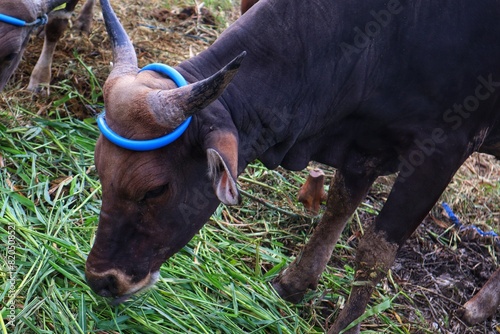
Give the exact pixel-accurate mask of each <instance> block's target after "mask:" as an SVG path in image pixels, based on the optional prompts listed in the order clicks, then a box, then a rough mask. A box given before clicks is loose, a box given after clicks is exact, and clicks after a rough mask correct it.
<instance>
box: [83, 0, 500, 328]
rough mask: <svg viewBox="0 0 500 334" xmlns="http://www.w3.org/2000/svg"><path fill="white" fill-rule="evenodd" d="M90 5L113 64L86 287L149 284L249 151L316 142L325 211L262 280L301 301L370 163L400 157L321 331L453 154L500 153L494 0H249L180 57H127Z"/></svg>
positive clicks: (228, 185) (283, 151) (307, 151)
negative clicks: (324, 173) (325, 176)
mask: <svg viewBox="0 0 500 334" xmlns="http://www.w3.org/2000/svg"><path fill="white" fill-rule="evenodd" d="M101 5H102V9H103V14H104V20H105V23H106V27H107V31H108V33H109V35H110V40H111V43H112V49H113V57H114V68H113V70H112V72H111V73H110V75H109V77H108V79H107V81H106V83H105V85H104V100H105V107H106V114H105V116H104V115H102V116H101V117H99V119H98V124H99V126H100V128H101V131H102V132H103V135H102V136H101V137H100V138H99V140H98V141H97V144H96V149H95V164H96V168H97V171H98V173H99V177H100V181H101V184H102V208H101V213H100V218H99V226H98V229H97V235H96V239H95V243H94V245H93V247H92V250H91V252H90V254H89V256H88V259H87V263H86V272H85V274H86V278H87V281H88V283H89V285H90V286H91V288H92V289H93V290H94V291H95V292H96V293H98V294H99V295H102V296H107V297H112V298H115V300H116V301H123V300H125V299H126V298H128V297H129V296H130V295H132V294H134V293H136V292H138V291H141V290H143V289H145V288H147V287H149V286H151V285H152V284H154V282H155V281H156V280H157V279H158V276H159V270H160V266H161V265H162V263H163V262H164V261H165V260H167V259H168V258H169V257H171V256H172V255H174V254H175V253H176V252H177V251H178V250H180V249H181V248H182V247H183V246H184V245H186V243H187V242H188V241H189V240H190V239H191V238H192V237H193V235H194V234H195V233H197V231H198V230H199V229H200V228H202V227H203V225H204V223H205V222H206V221H207V220H208V218H209V217H210V215H211V214H212V213H213V212H214V210H215V209H216V208H217V206H218V205H219V203H220V202H222V203H225V204H229V205H234V204H238V203H239V201H240V196H239V191H238V188H237V176H238V174H239V173H241V172H242V171H243V170H244V168H245V167H246V165H247V164H248V163H249V162H251V161H253V160H254V159H257V158H258V159H259V160H260V161H262V163H264V164H265V165H266V166H267V167H268V168H275V167H277V166H278V165H281V166H283V167H285V168H287V169H290V170H301V169H303V168H305V167H306V166H307V165H308V163H309V161H311V160H314V161H317V162H319V163H323V164H328V165H331V166H333V167H335V168H336V169H337V172H336V174H335V177H334V178H333V180H332V182H331V185H330V188H329V191H328V198H327V204H326V208H327V209H326V212H325V214H324V215H323V217H322V219H321V221H320V223H319V224H318V226H317V227H316V229H315V231H314V233H313V235H312V236H311V238H310V240H309V242H308V243H307V245H306V246H305V248H304V250H303V252H302V254H301V255H300V256H297V258H296V259H295V261H294V262H293V263H292V264H291V265H290V266H289V267H288V268H287V269H286V270H285V271H283V272H282V273H281V274H280V275H279V277H277V278H276V279H275V280H274V282H273V285H274V288H275V289H276V290H277V292H278V293H279V294H280V295H281V296H282V297H283V298H285V299H287V300H289V301H292V302H298V301H300V300H301V299H302V297H303V296H304V294H305V293H306V292H307V290H308V289H314V288H316V286H317V284H318V281H319V278H320V276H321V273H322V272H323V270H324V268H325V266H326V264H327V263H328V261H329V259H330V257H331V255H332V251H333V249H334V247H335V244H336V242H337V240H338V238H339V236H340V234H341V232H342V230H343V228H344V226H345V224H346V222H347V220H348V219H349V217H350V216H351V215H352V213H353V212H354V210H355V209H356V208H357V206H358V205H359V203H360V202H361V201H362V200H363V199H364V198H365V195H366V193H367V192H368V190H369V188H370V187H371V185H372V183H373V182H374V180H375V179H376V178H377V177H378V176H380V175H387V174H392V173H397V174H398V176H397V178H396V182H395V184H394V185H393V188H392V190H391V193H390V195H389V196H388V199H387V201H386V203H385V205H384V207H383V209H382V210H381V211H380V213H379V215H378V216H377V217H376V219H375V222H374V223H373V225H372V226H370V227H369V228H367V229H366V233H365V235H364V236H363V237H362V239H361V240H360V242H359V246H358V249H357V255H356V259H355V264H356V274H355V282H354V284H353V286H352V290H351V294H350V297H349V299H348V301H347V303H346V304H345V306H344V308H343V309H342V311H341V312H340V314H339V316H338V318H337V319H336V321H335V323H334V325H333V326H332V327H331V328H330V331H329V333H339V332H340V331H341V330H343V329H345V328H346V327H347V326H348V325H349V324H351V323H352V322H353V321H354V320H355V319H357V318H358V317H359V316H361V315H362V314H363V313H364V311H365V309H366V305H367V304H368V302H369V299H370V296H371V294H372V292H373V290H374V288H375V286H376V284H377V283H378V282H379V281H380V280H381V279H382V278H383V277H384V276H385V274H386V272H387V270H388V269H389V268H390V266H391V265H392V263H393V261H394V258H395V256H396V252H397V250H398V249H399V248H400V247H401V245H402V244H403V243H404V242H405V241H406V240H407V238H408V237H409V236H410V235H411V234H412V233H413V231H414V230H415V229H416V228H417V227H418V226H419V224H420V223H421V221H422V220H423V218H424V217H425V216H426V215H427V213H428V212H429V210H430V209H431V208H432V207H433V205H434V204H435V202H436V201H437V199H438V198H439V196H440V195H441V193H442V192H443V190H444V189H445V188H446V186H447V185H448V183H449V181H450V180H451V178H452V177H453V175H454V173H455V172H456V171H457V169H458V168H459V167H460V166H461V164H462V163H463V162H464V161H465V159H467V157H468V156H469V155H470V154H471V153H472V152H474V151H480V152H484V153H489V154H493V155H494V156H496V157H499V158H500V43H499V41H500V24H499V23H498V22H499V21H498V17H500V6H498V1H497V0H481V1H468V0H455V1H453V2H442V1H433V0H421V1H409V0H389V1H386V0H374V1H365V0H315V1H303V0H288V1H282V0H266V1H260V2H258V3H257V4H255V5H254V7H253V8H252V10H250V11H248V12H247V13H246V14H245V15H242V16H241V17H240V18H239V19H238V20H237V21H236V22H235V23H234V24H233V25H231V26H230V27H229V28H228V29H227V30H226V31H225V32H224V33H223V34H221V36H220V37H219V39H218V40H217V41H216V42H215V43H214V44H213V45H212V46H211V47H209V48H208V49H207V50H206V51H204V52H202V53H200V54H199V55H197V56H196V57H193V58H191V59H189V60H186V61H184V62H182V63H181V64H179V65H178V66H177V67H176V70H177V71H175V70H172V69H169V68H165V67H164V66H160V65H153V66H150V67H147V69H145V70H142V71H139V68H138V67H137V56H136V54H135V52H134V48H133V46H132V44H131V42H130V40H129V38H128V36H127V34H126V32H125V31H124V29H123V27H122V26H121V24H120V23H119V21H118V19H117V18H116V16H115V14H114V13H113V11H112V9H111V6H110V4H109V1H108V0H101ZM263 23H265V24H263ZM249 31H251V32H252V33H251V34H249V33H248V32H249ZM245 51H246V52H247V53H246V57H245ZM244 57H245V59H244V61H243V58H244ZM224 64H228V65H226V66H224ZM221 68H222V69H221ZM237 72H238V74H236V73H237ZM179 73H180V75H179ZM214 73H215V74H214ZM183 78H185V80H186V81H187V83H190V84H188V85H186V83H185V82H184V79H183ZM177 86H178V87H177ZM165 134H167V135H165ZM357 332H359V326H354V327H353V328H351V329H349V330H347V331H346V332H345V333H357Z"/></svg>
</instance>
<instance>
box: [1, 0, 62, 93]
mask: <svg viewBox="0 0 500 334" xmlns="http://www.w3.org/2000/svg"><path fill="white" fill-rule="evenodd" d="M64 2H65V1H64V0H46V1H43V0H39V1H23V0H2V1H1V2H0V14H3V15H6V16H8V17H10V18H14V19H18V20H22V21H24V22H26V23H27V25H24V26H22V25H15V24H12V23H8V22H3V21H0V46H1V47H0V90H2V89H3V88H4V87H5V84H6V83H7V81H8V80H9V78H10V76H11V75H12V73H13V72H14V71H15V69H16V68H17V66H18V65H19V62H20V61H21V58H22V55H23V52H24V50H25V49H26V45H27V44H28V40H29V36H30V33H31V32H32V31H33V29H34V28H35V27H36V26H37V25H39V24H41V23H45V22H46V21H45V20H42V19H41V18H42V17H43V15H45V14H46V13H48V12H50V11H51V10H52V9H54V8H56V7H57V6H59V5H61V4H63V3H64Z"/></svg>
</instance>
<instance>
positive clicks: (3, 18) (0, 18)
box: [0, 14, 49, 27]
mask: <svg viewBox="0 0 500 334" xmlns="http://www.w3.org/2000/svg"><path fill="white" fill-rule="evenodd" d="M48 21H49V17H48V16H47V14H43V15H42V16H40V17H39V18H37V19H36V20H35V21H33V22H26V21H23V20H21V19H18V18H16V17H12V16H9V15H5V14H0V22H3V23H7V24H11V25H13V26H16V27H38V26H41V25H45V24H47V22H48Z"/></svg>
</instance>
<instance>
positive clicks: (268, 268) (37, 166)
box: [0, 0, 500, 334]
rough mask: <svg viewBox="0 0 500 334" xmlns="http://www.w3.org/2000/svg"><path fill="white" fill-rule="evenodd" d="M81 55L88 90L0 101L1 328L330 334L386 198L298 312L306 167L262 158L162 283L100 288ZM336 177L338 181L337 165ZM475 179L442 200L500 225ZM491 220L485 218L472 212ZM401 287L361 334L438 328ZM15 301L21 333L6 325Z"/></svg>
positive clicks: (380, 293) (95, 94)
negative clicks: (283, 283) (284, 280)
mask: <svg viewBox="0 0 500 334" xmlns="http://www.w3.org/2000/svg"><path fill="white" fill-rule="evenodd" d="M169 3H170V4H171V6H174V5H176V4H177V5H181V4H183V3H187V4H190V5H192V4H193V2H192V1H188V0H186V1H178V2H176V3H175V4H173V3H172V2H169ZM206 4H207V6H208V5H209V6H210V8H215V9H214V11H215V12H217V13H221V14H220V15H221V17H222V20H226V18H227V17H234V15H233V16H231V15H227V16H224V15H225V14H224V11H226V10H227V7H228V6H237V3H234V2H231V1H229V0H213V1H210V2H207V3H206ZM144 16H146V15H144ZM219 19H220V18H219ZM99 29H103V28H102V26H101V27H100V28H99ZM148 33H150V34H152V33H151V32H148ZM137 35H138V33H136V34H135V35H134V36H136V37H137V38H139V37H140V36H137ZM148 36H149V35H148ZM100 42H101V41H99V45H100ZM89 43H90V42H89ZM144 45H146V47H145V48H147V44H144ZM104 51H109V50H103V51H102V52H103V53H104ZM149 51H151V50H149ZM154 53H155V52H154V50H152V51H151V54H154ZM70 54H71V55H72V57H73V58H72V61H73V63H74V64H75V65H74V67H72V71H74V72H77V73H78V76H77V77H78V85H76V86H75V80H74V79H73V80H72V79H65V80H59V81H57V83H56V86H54V87H52V95H51V97H49V98H47V99H39V100H36V99H35V100H36V101H32V99H31V95H29V96H26V94H25V93H22V92H16V91H14V92H12V93H7V92H5V93H0V94H5V95H3V96H5V98H3V99H4V102H5V103H4V104H3V105H5V106H6V107H4V109H3V110H1V111H0V119H1V122H0V258H1V259H2V260H0V300H1V301H2V303H1V304H0V307H1V310H0V313H1V316H0V333H2V334H5V333H23V334H24V333H57V334H58V333H85V334H87V333H100V334H103V333H134V334H135V333H137V334H139V333H262V334H264V333H266V334H267V333H290V334H295V333H304V334H306V333H307V334H309V333H311V334H314V333H323V332H324V330H325V328H326V327H327V326H328V324H331V323H332V321H333V319H335V318H336V316H337V315H338V312H339V310H340V309H341V307H342V306H343V305H344V304H345V302H346V299H347V296H348V293H349V290H350V284H351V282H352V279H353V276H354V269H353V268H352V265H353V256H354V250H353V248H352V247H351V244H350V242H348V240H347V239H348V238H349V237H350V236H351V235H353V234H355V233H357V232H358V231H360V230H362V229H363V226H362V222H363V220H365V219H366V218H367V217H373V216H374V215H376V214H377V213H378V210H379V209H380V207H381V201H380V199H379V198H377V199H375V198H371V199H370V201H367V202H365V203H363V205H362V206H361V207H360V208H359V209H358V210H357V212H356V213H355V215H354V216H353V218H352V221H351V223H350V225H348V228H347V229H346V232H345V233H344V235H343V237H342V239H341V240H340V242H339V244H338V245H337V246H336V249H335V255H334V256H333V257H332V263H331V264H330V266H329V267H327V269H326V271H325V273H324V274H323V275H322V278H321V281H320V284H319V286H318V289H317V290H316V291H311V292H309V293H308V294H307V295H306V298H305V300H304V301H303V302H302V303H301V304H298V305H292V304H289V303H287V302H284V301H283V300H282V299H280V298H279V297H278V296H277V295H276V294H275V293H274V291H273V290H272V288H271V286H270V284H269V282H270V281H271V279H272V278H273V277H274V276H275V275H277V274H278V272H279V271H280V270H281V269H283V268H284V267H285V266H286V265H287V264H288V263H290V261H291V260H292V259H293V258H294V257H295V256H296V255H297V254H298V252H299V250H300V249H301V247H302V245H303V244H305V242H306V241H307V239H308V236H310V234H311V232H312V230H313V228H314V226H315V224H316V223H317V221H318V218H317V217H310V216H308V215H307V214H305V213H304V211H303V208H302V206H301V205H300V204H299V203H297V201H296V194H297V191H298V189H299V186H300V185H301V184H302V183H303V182H304V180H305V178H306V176H307V171H303V172H300V173H290V172H286V171H285V170H283V169H277V170H273V171H270V170H267V169H266V168H265V167H263V166H262V165H261V164H260V163H258V162H255V163H252V164H251V165H250V166H249V167H248V168H247V170H246V171H245V173H244V174H243V175H242V176H241V177H240V179H239V186H240V188H241V190H242V193H243V194H244V196H243V201H244V202H243V204H242V205H240V206H236V207H231V208H228V207H225V206H222V205H221V206H220V207H219V208H218V209H217V210H216V212H215V213H214V214H213V215H212V218H211V219H210V221H209V222H208V223H207V224H206V225H205V227H204V228H203V229H202V230H201V231H200V233H198V234H197V235H196V236H195V237H194V238H193V239H192V240H191V241H190V243H189V244H188V245H187V246H186V247H184V248H183V249H182V250H181V251H180V252H179V253H178V254H176V255H175V256H173V257H172V258H171V259H169V261H168V262H167V263H165V264H164V265H163V266H162V268H161V277H162V278H161V279H160V281H159V282H158V283H157V284H156V285H155V286H154V287H153V288H151V289H150V290H148V291H146V292H145V293H143V294H141V295H140V296H136V297H134V298H133V299H132V300H130V301H128V302H126V303H123V304H120V305H118V306H112V305H110V304H109V303H108V301H107V300H106V299H104V298H101V297H99V296H97V295H95V294H94V293H93V292H92V291H91V290H90V288H89V287H88V286H87V284H86V282H85V279H84V266H85V260H86V257H87V255H88V253H89V251H90V248H91V245H92V243H93V240H94V235H95V231H96V228H97V223H98V215H99V211H100V206H101V202H100V191H101V188H100V184H99V180H98V177H97V173H96V171H95V169H94V165H93V164H94V162H93V150H94V145H95V141H96V139H97V137H98V130H97V127H96V124H95V119H94V117H89V118H84V119H81V117H80V118H78V117H76V116H75V115H74V112H73V110H74V109H73V108H74V107H75V106H78V109H79V110H86V107H85V106H90V108H92V109H94V110H95V111H96V112H99V111H100V108H101V107H102V88H101V85H102V84H103V83H104V82H103V80H102V75H103V74H102V73H99V74H100V77H99V78H98V77H97V75H96V74H95V68H97V65H93V66H94V67H92V66H90V65H89V64H90V60H91V59H90V60H89V58H85V55H83V54H82V55H80V54H78V53H77V52H76V51H74V52H73V51H72V52H71V53H70ZM185 54H187V52H186V53H185ZM103 58H104V59H107V58H106V57H103ZM108 58H109V55H108ZM60 61H61V62H64V61H65V60H60ZM158 61H164V60H162V59H158ZM106 66H107V63H106ZM64 67H66V65H64ZM105 69H106V70H107V69H108V68H107V67H105ZM101 70H102V67H101ZM82 82H84V83H82ZM13 85H14V87H17V86H15V84H13ZM18 85H19V84H18ZM75 87H86V90H85V91H83V90H79V89H77V88H75ZM23 94H24V95H23ZM38 110H43V112H41V113H40V114H41V115H43V116H38V115H37V111H38ZM79 115H80V116H81V114H79ZM325 172H326V173H327V177H331V175H332V171H331V170H325ZM493 179H494V178H493ZM468 180H470V178H469V177H467V176H463V175H459V177H457V178H455V181H454V184H452V187H450V189H449V190H448V191H447V192H446V193H445V194H444V196H443V199H445V200H446V201H448V202H449V203H450V204H452V205H453V207H454V210H456V211H455V213H456V214H457V215H458V216H460V217H461V218H462V220H463V222H464V223H470V222H476V223H477V222H478V221H479V222H480V223H490V222H497V223H498V216H495V212H498V211H499V210H498V209H499V203H500V200H499V198H500V185H499V183H498V182H497V181H496V182H494V183H491V182H489V183H488V182H483V183H481V182H477V185H474V186H473V187H468V188H467V189H469V190H468V191H462V188H461V187H462V186H463V185H464V184H466V182H469V181H468ZM476 181H477V180H476ZM374 189H375V190H374V193H375V194H384V193H387V191H388V185H387V184H384V183H377V184H376V185H375V187H374ZM470 189H472V190H470ZM485 194H487V196H489V200H488V201H486V200H485V198H486V197H485ZM384 196H385V195H380V197H382V198H383V197H384ZM484 209H487V210H484ZM434 211H439V209H434ZM481 211H483V212H485V214H484V215H479V214H478V215H477V216H471V215H472V214H476V213H478V212H481ZM12 231H15V239H13V240H14V243H13V246H14V247H13V250H14V253H13V254H10V253H11V250H12V248H11V247H9V246H10V245H12V242H11V241H10V240H11V239H9V236H10V237H11V236H12V234H11V233H12ZM497 231H498V229H497ZM9 233H10V234H9ZM447 242H448V243H450V244H452V243H453V244H454V243H456V242H458V238H456V239H455V240H448V241H447ZM493 253H494V251H493ZM9 256H11V257H12V256H13V258H14V263H13V264H14V265H13V266H12V267H9V261H12V258H9ZM11 276H12V277H13V278H14V280H11V279H10V277H11ZM12 282H13V283H14V284H13V285H11V283H12ZM398 284H399V283H398V281H397V280H395V279H393V278H392V277H391V275H390V273H389V277H388V279H387V280H384V281H383V283H382V284H380V285H379V287H378V288H377V291H376V292H375V293H374V295H373V297H372V300H371V303H370V306H369V308H368V309H367V312H366V313H365V314H364V315H363V316H362V318H361V319H360V321H362V322H363V326H362V330H363V333H433V328H432V327H431V325H430V324H429V319H428V318H426V315H425V314H422V313H420V312H419V311H418V308H417V307H416V306H414V299H415V296H412V295H410V294H406V292H405V287H404V286H403V287H400V286H399V285H398ZM11 305H13V309H14V312H15V316H16V317H15V319H14V321H13V323H14V326H10V325H8V324H7V323H8V321H9V320H10V318H9V312H10V309H9V307H10V306H11ZM409 310H410V311H409ZM408 314H411V315H412V317H411V318H410V317H405V315H408Z"/></svg>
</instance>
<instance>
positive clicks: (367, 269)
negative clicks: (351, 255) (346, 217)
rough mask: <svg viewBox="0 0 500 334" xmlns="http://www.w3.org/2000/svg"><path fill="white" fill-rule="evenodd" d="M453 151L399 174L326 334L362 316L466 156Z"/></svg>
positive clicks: (352, 330) (349, 332) (364, 241)
mask: <svg viewBox="0 0 500 334" xmlns="http://www.w3.org/2000/svg"><path fill="white" fill-rule="evenodd" d="M436 151H438V150H436ZM456 151H458V150H456ZM456 151H454V152H453V154H449V155H448V156H441V155H438V154H437V153H436V154H434V155H431V156H428V157H426V160H425V161H424V162H423V163H422V165H421V166H419V168H418V169H415V170H414V171H413V172H412V173H411V175H406V174H405V173H401V172H400V174H399V176H398V178H397V179H396V182H395V184H394V186H393V188H392V190H391V194H390V195H389V198H388V199H387V202H386V203H385V205H384V207H383V209H382V210H381V211H380V214H379V215H378V216H377V218H376V220H375V223H374V226H373V227H369V228H367V232H366V234H365V235H364V236H363V237H362V238H361V241H360V243H359V245H358V249H357V253H356V259H355V266H356V273H355V277H354V283H353V285H352V288H351V293H350V295H349V299H348V300H347V303H346V304H345V306H344V308H343V309H342V311H341V312H340V314H339V316H338V318H337V319H336V321H335V323H334V324H333V326H332V327H331V328H330V330H329V331H328V334H338V333H340V332H341V331H342V330H344V329H345V328H346V327H348V326H349V325H350V324H351V323H352V322H353V321H354V320H356V319H357V318H358V317H360V316H361V315H362V314H363V313H364V312H365V309H366V306H367V305H368V302H369V300H370V297H371V295H372V292H373V290H374V289H375V287H376V285H377V284H378V283H379V282H380V280H381V279H382V278H383V277H384V276H385V275H386V274H387V271H388V270H389V268H390V267H391V266H392V264H393V262H394V259H395V257H396V252H397V250H398V248H399V247H400V246H401V245H402V244H403V243H404V242H405V241H406V239H408V237H409V236H410V235H411V234H412V233H413V231H414V230H415V229H416V228H417V227H418V225H420V223H421V222H422V220H423V219H424V218H425V216H426V215H427V214H428V212H429V211H430V210H431V209H432V207H433V205H434V204H435V203H436V201H437V200H438V198H439V196H440V195H441V193H442V192H443V191H444V189H445V188H446V186H447V185H448V183H449V182H450V180H451V178H452V177H453V174H454V173H455V172H456V170H457V169H458V168H459V167H460V165H461V164H462V163H463V161H464V160H465V158H466V157H467V156H468V154H463V155H462V154H456V153H457V152H456ZM443 152H448V150H443ZM436 171H439V173H437V172H436ZM359 330H360V328H359V324H358V325H356V326H354V327H352V328H350V329H349V330H347V331H344V332H343V333H345V334H356V333H359Z"/></svg>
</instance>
